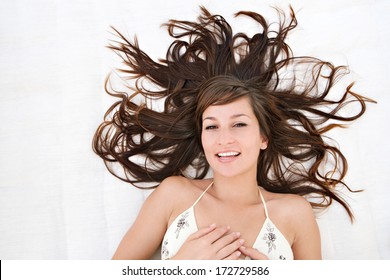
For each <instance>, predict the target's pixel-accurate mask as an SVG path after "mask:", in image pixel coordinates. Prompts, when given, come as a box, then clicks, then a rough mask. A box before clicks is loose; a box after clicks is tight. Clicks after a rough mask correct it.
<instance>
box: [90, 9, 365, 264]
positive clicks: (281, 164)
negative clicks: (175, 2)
mask: <svg viewBox="0 0 390 280" xmlns="http://www.w3.org/2000/svg"><path fill="white" fill-rule="evenodd" d="M237 15H245V16H249V17H251V18H253V19H254V20H256V21H257V22H258V23H260V24H261V27H262V31H261V32H259V33H257V34H255V35H254V36H253V37H248V36H247V35H245V34H243V33H237V34H235V35H234V34H233V32H232V30H231V27H230V26H229V24H228V23H227V22H226V21H225V19H224V18H223V17H221V16H219V15H211V14H210V13H209V12H208V11H207V10H206V9H205V8H203V7H202V15H201V16H200V17H199V19H198V21H197V22H189V21H176V20H172V21H170V22H169V23H168V24H167V26H168V31H169V33H170V35H171V36H173V37H174V38H176V40H175V41H174V42H173V43H172V45H171V46H170V48H169V50H168V53H167V57H166V59H165V60H161V61H159V62H155V61H153V60H152V59H150V57H149V56H147V55H146V54H145V53H144V52H142V50H141V49H140V48H139V46H138V45H137V43H136V42H135V43H130V42H129V41H127V40H126V39H125V38H124V37H123V36H122V35H120V33H119V32H118V34H119V35H120V36H121V37H122V39H123V40H124V41H123V43H118V44H116V45H112V46H111V48H112V49H114V50H116V51H117V52H118V53H119V54H120V55H122V57H123V59H124V61H125V63H126V64H127V65H128V66H129V68H128V69H123V71H124V72H125V73H129V74H130V75H131V77H132V78H135V79H136V84H135V89H134V92H133V93H132V94H131V95H130V96H128V95H127V94H125V93H118V92H111V91H109V90H108V92H109V93H110V94H111V95H113V96H116V97H120V98H121V101H118V102H117V103H115V104H114V105H113V106H112V107H111V108H110V109H109V111H108V112H107V114H106V117H105V118H106V120H105V122H104V123H103V124H102V125H101V126H100V127H99V128H98V130H97V132H96V135H95V138H94V150H95V152H96V153H97V154H98V155H100V156H101V157H102V158H103V159H104V160H105V162H106V165H107V167H108V168H109V170H110V172H111V173H113V174H114V175H115V176H117V177H118V178H121V179H123V180H125V181H127V182H129V183H131V184H134V185H137V184H139V183H142V182H157V183H159V186H158V188H156V190H155V191H154V192H153V193H152V194H151V195H150V196H149V197H148V199H147V200H146V202H145V204H144V205H143V207H142V209H141V211H140V213H139V216H138V218H137V219H136V221H135V222H134V224H133V225H132V227H131V228H130V230H129V231H128V232H127V234H126V235H125V236H124V238H123V240H122V242H121V243H120V245H119V247H118V249H117V251H116V253H115V255H114V257H113V258H114V259H148V258H150V257H151V256H152V255H153V253H154V252H155V251H156V249H158V248H159V246H160V245H161V258H162V259H239V258H242V259H320V258H321V246H320V234H319V230H318V227H317V224H316V221H315V216H314V214H313V210H312V207H328V206H329V205H330V204H331V203H332V201H333V200H336V201H337V202H339V203H340V204H341V205H342V206H343V207H344V208H345V209H346V211H347V212H348V214H349V215H350V217H351V218H352V212H351V210H350V209H349V207H348V205H347V204H346V202H345V201H344V200H343V199H342V198H341V197H340V196H339V195H338V194H337V191H336V186H340V187H343V186H344V187H346V188H348V186H347V185H346V184H345V183H344V182H343V178H344V176H345V174H346V171H347V161H346V159H345V157H344V156H343V154H342V153H341V152H340V151H339V149H338V148H336V147H334V146H332V145H331V144H329V143H326V142H325V141H324V139H323V135H324V133H325V132H327V131H329V130H331V129H332V128H334V127H341V126H342V124H341V123H340V122H339V121H352V120H355V119H357V118H358V117H360V116H361V115H362V114H363V113H364V111H365V103H366V102H368V101H369V102H371V101H372V100H370V99H367V98H364V97H362V96H360V95H358V94H356V93H353V92H352V91H351V87H352V85H350V86H349V87H347V89H346V91H345V92H344V93H342V94H341V95H340V97H339V99H331V98H330V97H329V95H330V94H329V93H330V92H331V89H332V86H333V84H334V82H335V81H336V80H337V79H339V78H340V77H341V76H342V74H343V69H344V68H343V67H335V66H333V65H332V64H331V63H329V62H324V61H321V60H319V59H316V58H312V57H294V56H293V55H292V51H291V49H290V48H289V46H288V45H287V44H286V42H285V38H286V36H287V34H288V32H289V31H290V30H292V29H293V28H294V27H295V26H296V23H297V22H296V18H295V15H294V13H293V11H292V10H291V18H290V20H289V21H288V22H287V23H286V17H285V16H284V15H283V13H280V23H279V25H278V29H277V30H271V29H270V25H269V24H267V22H266V20H265V19H264V18H263V17H262V16H261V15H259V14H257V13H253V12H239V13H237ZM186 37H187V38H188V40H187V41H185V40H181V39H182V38H186ZM302 69H304V70H302ZM145 81H146V82H152V83H153V84H155V85H157V86H158V88H159V89H160V90H154V91H153V90H151V89H147V88H145V85H147V84H146V83H145ZM138 95H142V96H144V97H145V98H146V100H153V99H155V98H160V99H163V100H164V102H165V103H164V104H165V106H164V109H163V110H162V111H155V110H152V108H150V107H148V106H147V105H146V104H147V102H146V103H145V104H136V103H135V101H134V99H133V98H134V97H135V96H138ZM353 102H357V103H358V104H359V105H360V110H359V112H358V113H357V114H354V115H350V116H342V115H341V112H342V110H341V109H342V108H343V107H344V106H346V105H351V103H353ZM329 120H334V121H335V122H333V123H329ZM140 161H141V162H142V163H141V164H140ZM329 161H331V162H332V163H333V164H332V165H331V166H329V164H326V162H329ZM112 163H120V164H121V165H122V166H123V168H124V172H125V173H124V174H125V176H121V175H119V174H117V171H116V170H117V169H114V168H113V167H112V166H111V164H112ZM209 171H212V172H211V173H212V174H211V175H210V172H209ZM348 189H349V188H348ZM312 198H314V199H312ZM318 198H319V199H318Z"/></svg>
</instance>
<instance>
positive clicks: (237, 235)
mask: <svg viewBox="0 0 390 280" xmlns="http://www.w3.org/2000/svg"><path fill="white" fill-rule="evenodd" d="M233 234H234V235H235V236H236V237H240V235H241V233H239V232H233Z"/></svg>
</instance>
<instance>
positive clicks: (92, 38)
mask: <svg viewBox="0 0 390 280" xmlns="http://www.w3.org/2000/svg"><path fill="white" fill-rule="evenodd" d="M289 2H292V4H293V7H294V9H295V10H296V12H297V17H298V22H299V25H298V28H297V29H296V30H295V31H294V32H293V33H292V34H291V35H290V38H289V40H290V43H291V46H292V47H293V49H294V50H295V53H296V54H297V55H299V54H307V55H314V56H318V57H320V58H322V59H329V60H332V61H334V62H335V63H336V64H347V65H349V66H350V67H351V70H352V72H351V77H350V78H351V79H353V80H355V81H356V86H355V90H356V91H357V92H359V93H364V94H367V95H368V96H370V97H372V98H374V99H376V100H377V101H378V104H377V105H369V106H368V112H367V114H366V115H365V116H364V117H363V118H362V119H361V120H358V121H357V122H355V123H354V124H352V125H351V126H350V127H349V128H348V129H347V130H337V131H335V132H333V133H332V136H334V137H336V139H337V141H338V143H339V145H340V147H341V148H342V149H343V150H344V151H345V154H346V156H347V158H348V159H349V163H350V170H349V175H348V178H347V182H348V183H349V184H350V185H351V186H352V187H354V188H364V189H365V190H366V191H365V192H363V193H360V194H357V195H352V194H349V195H348V196H349V202H350V204H351V206H352V207H353V209H354V212H355V215H356V222H355V223H354V224H353V225H351V224H350V222H349V220H348V217H347V215H346V214H345V212H344V211H343V210H342V209H341V208H340V207H339V206H337V205H334V206H332V207H331V208H330V209H329V210H328V211H326V212H325V213H323V214H322V215H320V216H319V219H318V222H319V225H320V228H321V234H322V243H323V256H324V258H325V259H390V234H389V232H390V214H389V210H388V206H389V202H390V201H389V196H390V189H389V188H388V186H387V184H388V179H387V175H388V171H389V168H388V166H389V164H390V160H389V155H390V154H389V145H388V139H389V132H388V128H389V124H388V122H389V119H390V114H389V106H390V100H389V94H388V92H387V89H388V82H389V72H390V71H389V58H390V53H389V48H388V46H389V45H390V39H389V38H390V36H389V35H390V29H389V27H390V23H389V20H388V14H390V4H389V3H390V2H389V1H386V0H382V1H379V0H377V1H372V0H342V1H339V0H330V1H310V0H300V1H260V0H252V1H249V0H246V1H232V0H226V1H211V0H210V1H206V0H203V1H202V0H186V1H181V0H168V1H151V0H142V1H135V0H106V1H103V0H101V1H98V0H84V1H76V0H67V1H66V0H56V1H55V0H2V1H1V5H0V6H1V7H0V120H1V125H0V258H1V259H108V258H110V257H111V256H112V254H113V252H114V250H115V249H116V246H117V245H118V242H119V241H120V239H121V237H122V236H123V234H124V233H125V232H126V231H127V229H128V227H129V226H130V225H131V223H132V222H133V220H134V218H135V217H136V215H137V212H138V210H139V207H140V206H141V205H142V202H143V200H144V199H145V197H146V196H147V194H148V192H144V191H140V190H138V189H135V188H132V187H130V186H129V185H126V184H125V183H123V182H121V181H119V180H117V179H116V178H114V177H113V176H112V175H110V174H109V173H108V172H107V171H106V169H105V167H104V165H103V162H102V161H101V160H100V158H98V157H97V156H96V155H95V154H93V152H92V149H91V140H92V136H93V134H94V131H95V129H96V128H97V126H98V125H99V123H100V122H101V121H102V117H103V114H104V112H105V111H106V109H107V108H108V106H109V105H110V104H111V103H112V102H113V101H114V100H113V99H111V98H109V97H108V96H107V95H106V94H105V93H104V90H103V84H104V79H105V78H106V75H107V74H108V73H109V72H110V71H111V70H113V68H115V67H118V66H120V61H119V58H118V57H117V56H116V55H114V54H113V53H112V52H111V51H110V50H108V49H107V48H105V46H106V45H107V44H108V40H109V39H114V37H113V36H112V35H111V34H110V32H109V31H110V28H109V26H110V25H113V26H115V27H116V28H118V29H119V30H120V31H122V32H123V33H125V34H128V36H129V37H132V36H133V35H135V34H137V36H138V38H139V41H140V44H141V47H142V48H144V49H145V50H146V52H147V53H149V54H151V56H152V57H153V58H159V57H163V56H164V55H165V51H166V49H167V46H168V44H169V43H170V42H171V39H170V38H169V36H168V35H167V33H166V31H165V29H163V28H160V24H162V23H164V22H166V21H167V20H168V19H170V18H176V19H188V20H194V19H195V18H196V16H197V15H198V12H199V8H198V6H199V4H203V5H205V6H206V7H207V8H208V9H209V10H210V11H211V12H213V13H219V14H222V15H224V16H225V17H226V18H227V19H228V21H230V22H231V23H232V25H233V27H234V26H235V27H237V26H238V27H239V30H240V31H245V30H246V28H248V30H250V28H253V27H254V25H253V24H252V25H250V24H249V25H248V26H247V27H246V26H243V25H244V24H246V23H247V22H245V21H244V22H243V21H241V20H238V19H237V20H234V19H233V17H232V15H233V13H234V12H237V11H239V10H245V9H251V10H255V11H258V12H260V13H262V14H263V13H264V14H266V15H268V16H267V17H268V18H269V20H270V21H274V20H276V19H277V18H276V16H275V13H274V11H273V10H272V9H271V8H270V5H278V6H280V7H281V8H283V9H285V10H286V9H287V7H288V3H289ZM248 22H249V21H248ZM251 30H252V29H251ZM145 222H152V221H145Z"/></svg>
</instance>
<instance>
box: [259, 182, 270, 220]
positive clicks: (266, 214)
mask: <svg viewBox="0 0 390 280" xmlns="http://www.w3.org/2000/svg"><path fill="white" fill-rule="evenodd" d="M259 194H260V198H261V201H262V202H263V205H264V211H265V216H266V217H267V218H268V210H267V205H266V204H265V200H264V197H263V195H262V194H261V191H260V188H259Z"/></svg>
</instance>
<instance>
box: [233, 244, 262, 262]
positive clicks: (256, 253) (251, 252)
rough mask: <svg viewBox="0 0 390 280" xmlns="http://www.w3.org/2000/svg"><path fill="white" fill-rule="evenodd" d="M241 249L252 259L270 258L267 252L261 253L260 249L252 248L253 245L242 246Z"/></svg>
mask: <svg viewBox="0 0 390 280" xmlns="http://www.w3.org/2000/svg"><path fill="white" fill-rule="evenodd" d="M239 250H240V251H241V253H243V254H244V255H246V256H248V257H250V258H251V259H252V260H268V259H269V258H268V257H267V256H266V255H265V254H263V253H260V252H259V251H258V250H256V249H254V248H251V247H244V246H241V247H240V248H239Z"/></svg>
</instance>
